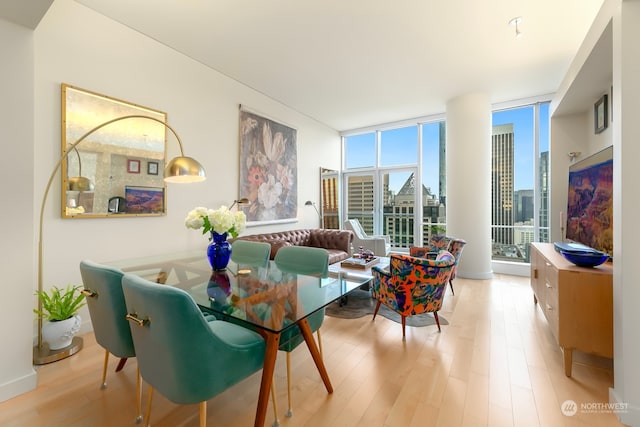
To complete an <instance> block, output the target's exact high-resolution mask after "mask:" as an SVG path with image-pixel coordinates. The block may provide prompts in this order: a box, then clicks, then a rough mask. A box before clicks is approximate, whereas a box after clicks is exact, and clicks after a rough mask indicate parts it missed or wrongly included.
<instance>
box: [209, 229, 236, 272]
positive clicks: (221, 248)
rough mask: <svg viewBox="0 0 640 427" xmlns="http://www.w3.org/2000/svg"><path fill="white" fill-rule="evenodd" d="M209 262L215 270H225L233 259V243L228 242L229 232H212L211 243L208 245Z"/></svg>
mask: <svg viewBox="0 0 640 427" xmlns="http://www.w3.org/2000/svg"><path fill="white" fill-rule="evenodd" d="M207 257H208V258H209V264H211V268H212V269H213V270H215V271H219V270H224V269H225V268H227V264H229V259H231V243H229V242H227V233H222V234H219V233H216V232H215V231H212V232H211V243H209V246H208V247H207Z"/></svg>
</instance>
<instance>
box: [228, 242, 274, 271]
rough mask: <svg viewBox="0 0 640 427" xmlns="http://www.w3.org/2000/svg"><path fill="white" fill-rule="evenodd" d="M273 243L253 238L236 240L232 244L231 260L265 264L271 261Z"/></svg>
mask: <svg viewBox="0 0 640 427" xmlns="http://www.w3.org/2000/svg"><path fill="white" fill-rule="evenodd" d="M270 254H271V245H270V244H269V243H265V242H254V241H251V240H234V242H233V244H232V245H231V261H233V262H235V263H236V264H257V265H264V264H266V263H267V262H268V261H269V255H270Z"/></svg>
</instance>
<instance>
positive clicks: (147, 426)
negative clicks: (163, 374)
mask: <svg viewBox="0 0 640 427" xmlns="http://www.w3.org/2000/svg"><path fill="white" fill-rule="evenodd" d="M151 399H153V387H151V386H149V397H148V398H147V412H146V413H145V415H144V426H145V427H150V426H151V424H149V420H150V419H151Z"/></svg>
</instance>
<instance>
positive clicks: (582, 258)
mask: <svg viewBox="0 0 640 427" xmlns="http://www.w3.org/2000/svg"><path fill="white" fill-rule="evenodd" d="M560 253H561V254H562V256H564V257H565V258H566V259H567V260H569V261H570V262H572V263H574V264H575V265H577V266H578V267H596V266H598V265H600V264H602V263H603V262H605V261H606V260H608V259H609V255H607V254H605V253H604V252H596V251H594V252H580V251H560Z"/></svg>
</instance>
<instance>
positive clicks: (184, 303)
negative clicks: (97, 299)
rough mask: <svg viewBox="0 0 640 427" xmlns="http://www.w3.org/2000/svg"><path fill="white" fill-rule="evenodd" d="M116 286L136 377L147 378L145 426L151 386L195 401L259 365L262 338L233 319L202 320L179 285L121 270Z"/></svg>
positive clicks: (179, 398) (203, 420)
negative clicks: (123, 306)
mask: <svg viewBox="0 0 640 427" xmlns="http://www.w3.org/2000/svg"><path fill="white" fill-rule="evenodd" d="M122 289H123V291H124V297H125V301H126V305H127V312H128V314H127V318H128V319H129V320H130V323H129V325H130V327H131V335H132V337H133V343H134V345H135V348H136V357H137V360H138V365H139V366H140V373H141V374H142V378H143V379H144V380H145V381H146V382H147V383H148V384H149V386H150V389H149V397H148V404H147V408H146V411H145V426H146V425H148V423H149V418H150V415H151V401H152V397H153V391H154V390H156V389H157V390H158V391H159V392H160V393H162V394H163V395H164V396H165V397H166V398H167V399H169V400H171V401H172V402H174V403H177V404H193V403H199V404H200V426H205V425H206V419H207V417H206V410H207V402H206V401H207V400H208V399H210V398H212V397H213V396H215V395H217V394H219V393H222V392H223V391H225V390H227V389H228V388H229V387H231V386H233V385H234V384H236V383H238V382H240V381H242V380H243V379H245V378H247V377H249V376H250V375H252V374H253V373H255V372H257V371H259V370H260V369H261V368H262V366H263V362H264V351H265V342H264V340H263V339H262V337H261V336H260V335H258V334H257V333H255V332H253V331H250V330H249V329H246V328H243V327H241V326H238V325H235V324H233V323H229V322H224V321H220V320H212V321H209V322H208V321H207V320H206V319H205V317H204V316H203V314H202V313H201V312H200V310H199V309H198V307H197V305H196V303H195V302H194V301H193V299H192V298H191V296H190V295H189V294H187V293H186V292H185V291H183V290H182V289H178V288H174V287H170V286H163V285H158V284H156V283H153V282H150V281H148V280H145V279H143V278H140V277H138V276H134V275H129V274H125V275H124V276H123V278H122Z"/></svg>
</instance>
